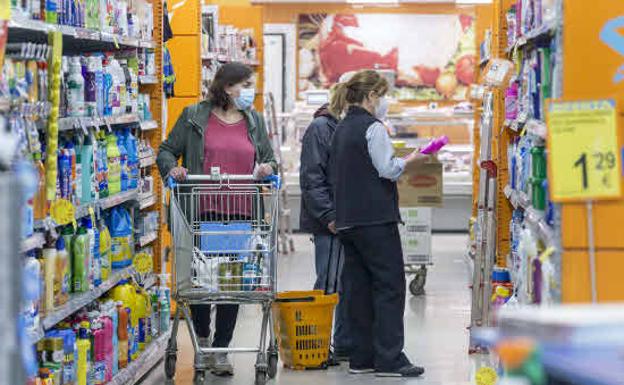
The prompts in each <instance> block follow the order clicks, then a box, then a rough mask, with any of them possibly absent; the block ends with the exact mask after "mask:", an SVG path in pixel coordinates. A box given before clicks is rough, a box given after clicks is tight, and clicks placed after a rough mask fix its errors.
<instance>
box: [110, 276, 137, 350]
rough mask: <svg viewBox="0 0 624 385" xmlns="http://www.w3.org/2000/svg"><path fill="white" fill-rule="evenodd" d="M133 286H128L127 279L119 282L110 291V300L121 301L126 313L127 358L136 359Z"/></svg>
mask: <svg viewBox="0 0 624 385" xmlns="http://www.w3.org/2000/svg"><path fill="white" fill-rule="evenodd" d="M135 296H136V294H135V289H134V286H132V285H131V284H130V282H129V281H128V280H127V279H124V280H121V281H120V282H119V285H117V286H116V287H115V288H114V289H113V290H112V298H113V299H114V300H116V301H121V302H122V303H123V305H124V307H125V308H126V310H127V311H128V314H129V315H128V325H127V327H128V353H129V357H130V358H133V357H136V352H135V347H137V346H138V341H137V338H136V337H137V330H138V328H137V326H138V318H137V317H136V315H137V311H136V298H135Z"/></svg>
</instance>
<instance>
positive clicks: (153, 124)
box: [141, 120, 158, 131]
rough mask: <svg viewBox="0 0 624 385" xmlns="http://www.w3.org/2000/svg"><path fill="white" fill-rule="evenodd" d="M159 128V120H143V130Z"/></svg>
mask: <svg viewBox="0 0 624 385" xmlns="http://www.w3.org/2000/svg"><path fill="white" fill-rule="evenodd" d="M156 128H158V122H157V121H155V120H144V121H142V122H141V131H149V130H154V129H156Z"/></svg>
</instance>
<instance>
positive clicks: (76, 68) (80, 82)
mask: <svg viewBox="0 0 624 385" xmlns="http://www.w3.org/2000/svg"><path fill="white" fill-rule="evenodd" d="M84 96H85V82H84V78H83V77H82V64H80V57H78V56H74V57H72V58H71V59H70V62H69V77H68V79H67V115H68V116H74V117H78V116H84Z"/></svg>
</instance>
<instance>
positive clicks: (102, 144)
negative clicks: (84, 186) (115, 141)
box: [97, 132, 109, 198]
mask: <svg viewBox="0 0 624 385" xmlns="http://www.w3.org/2000/svg"><path fill="white" fill-rule="evenodd" d="M107 150H108V148H107V145H106V136H105V135H104V132H100V133H99V136H98V139H97V167H98V168H97V170H98V171H97V172H98V175H97V183H98V189H97V190H98V194H99V197H100V198H106V197H108V195H109V190H108V156H107Z"/></svg>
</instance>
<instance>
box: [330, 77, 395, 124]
mask: <svg viewBox="0 0 624 385" xmlns="http://www.w3.org/2000/svg"><path fill="white" fill-rule="evenodd" d="M389 87H390V86H389V84H388V81H387V80H386V78H385V77H383V76H382V75H380V74H379V73H378V72H377V71H374V70H363V71H359V72H357V73H356V74H355V75H353V76H352V77H351V78H350V79H349V80H348V81H346V82H344V83H339V84H337V85H336V86H335V88H334V89H333V90H332V91H333V94H332V97H331V100H330V102H329V111H330V113H331V114H332V115H334V116H335V117H337V118H339V117H340V116H341V115H342V113H343V112H344V110H345V109H346V108H347V105H349V104H361V103H362V102H364V100H365V99H366V98H367V97H368V95H369V94H370V93H371V92H372V93H374V94H376V95H377V96H380V97H381V96H384V95H385V94H386V93H387V92H388V89H389Z"/></svg>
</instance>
